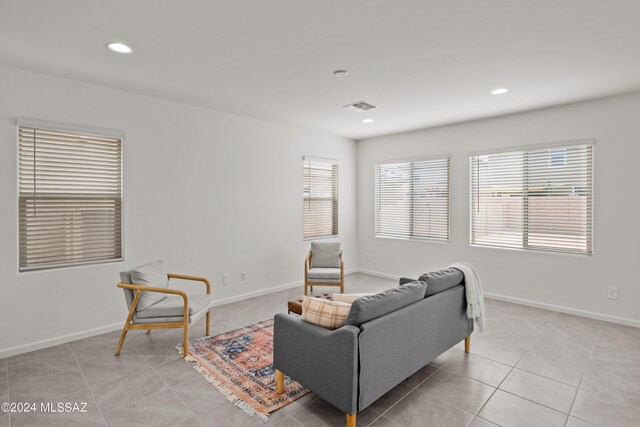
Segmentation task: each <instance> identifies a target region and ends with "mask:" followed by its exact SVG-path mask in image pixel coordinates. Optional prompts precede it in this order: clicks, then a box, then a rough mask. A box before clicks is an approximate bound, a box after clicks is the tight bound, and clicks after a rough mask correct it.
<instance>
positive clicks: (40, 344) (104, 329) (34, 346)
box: [0, 268, 358, 359]
mask: <svg viewBox="0 0 640 427" xmlns="http://www.w3.org/2000/svg"><path fill="white" fill-rule="evenodd" d="M357 272H358V269H357V268H352V269H349V270H345V272H344V274H345V275H347V274H353V273H357ZM298 286H300V293H301V294H302V281H297V282H291V283H285V284H284V285H278V286H272V287H270V288H266V289H260V290H258V291H253V292H247V293H244V294H240V295H236V296H233V297H229V298H223V299H219V300H216V301H215V302H214V303H213V306H214V307H217V306H220V305H225V304H230V303H232V302H238V301H243V300H246V299H249V298H255V297H258V296H262V295H267V294H271V293H273V292H278V291H283V290H285V289H291V288H295V287H298ZM122 324H123V323H122V322H118V323H114V324H112V325H107V326H101V327H99V328H93V329H87V330H85V331H80V332H74V333H72V334H67V335H60V336H58V337H54V338H48V339H46V340H41V341H36V342H33V343H29V344H23V345H18V346H15V347H9V348H5V349H2V350H0V359H4V358H5V357H11V356H16V355H18V354H23V353H28V352H30V351H35V350H42V349H43V348H47V347H53V346H55V345H59V344H66V343H68V342H71V341H76V340H79V339H82V338H89V337H93V336H95V335H101V334H106V333H108V332H113V331H118V330H120V329H122Z"/></svg>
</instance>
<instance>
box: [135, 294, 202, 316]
mask: <svg viewBox="0 0 640 427" xmlns="http://www.w3.org/2000/svg"><path fill="white" fill-rule="evenodd" d="M143 293H144V292H143ZM211 302H212V298H211V295H207V294H195V295H189V316H192V315H193V314H194V313H196V312H198V311H200V310H202V309H203V308H205V307H206V306H207V305H208V304H210V303H211ZM183 309H184V300H183V299H182V297H181V296H180V295H168V296H167V297H166V298H164V299H163V300H162V301H159V302H157V303H155V304H153V305H152V306H150V307H148V308H146V309H144V310H138V311H137V313H136V315H137V316H138V318H140V319H149V318H152V317H182V314H183Z"/></svg>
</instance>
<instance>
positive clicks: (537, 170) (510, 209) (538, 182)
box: [470, 141, 593, 254]
mask: <svg viewBox="0 0 640 427" xmlns="http://www.w3.org/2000/svg"><path fill="white" fill-rule="evenodd" d="M470 160H471V243H472V244H475V245H482V246H496V247H504V248H520V249H535V250H544V251H556V252H569V253H577V254H591V253H592V229H593V222H592V211H593V142H592V141H591V142H584V143H576V144H564V145H556V146H548V147H544V148H542V147H541V148H534V149H526V150H518V151H508V152H495V153H489V154H477V155H472V156H471V158H470Z"/></svg>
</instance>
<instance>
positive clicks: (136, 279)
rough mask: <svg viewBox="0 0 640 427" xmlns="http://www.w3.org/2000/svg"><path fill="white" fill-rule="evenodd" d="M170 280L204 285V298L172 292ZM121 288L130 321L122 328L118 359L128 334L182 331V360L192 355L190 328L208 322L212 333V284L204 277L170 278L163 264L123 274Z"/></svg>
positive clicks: (179, 275) (147, 266) (208, 327)
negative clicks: (138, 331)
mask: <svg viewBox="0 0 640 427" xmlns="http://www.w3.org/2000/svg"><path fill="white" fill-rule="evenodd" d="M169 279H180V280H194V281H198V282H202V283H204V285H205V289H206V293H205V294H191V295H187V293H186V292H184V291H181V290H178V289H170V288H169ZM120 280H121V282H120V283H118V287H119V288H122V290H123V291H124V298H125V301H126V303H127V307H128V308H129V314H128V316H127V320H126V321H125V323H124V327H123V328H122V334H121V335H120V341H119V342H118V347H117V348H116V353H115V355H116V356H118V355H119V354H120V350H121V349H122V344H124V339H125V337H126V336H127V332H128V331H130V330H136V329H138V330H139V329H146V330H147V333H151V329H166V328H183V330H184V341H183V349H184V351H183V356H184V357H187V356H188V354H189V325H190V324H193V323H195V322H197V321H198V320H200V319H202V317H203V316H206V318H207V320H206V321H207V324H206V334H207V335H209V332H210V321H211V311H210V310H211V307H212V306H213V299H212V297H211V284H210V283H209V281H208V280H207V279H205V278H204V277H194V276H184V275H181V274H167V273H166V271H165V269H164V263H163V262H162V261H156V262H152V263H148V264H144V265H141V266H139V267H136V268H134V269H132V270H129V271H123V272H121V273H120Z"/></svg>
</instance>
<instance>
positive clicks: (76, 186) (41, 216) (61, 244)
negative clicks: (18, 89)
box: [18, 120, 122, 271]
mask: <svg viewBox="0 0 640 427" xmlns="http://www.w3.org/2000/svg"><path fill="white" fill-rule="evenodd" d="M34 123H36V122H34ZM18 146H19V147H18V162H19V168H18V169H19V179H18V186H19V210H18V212H19V215H18V216H19V230H20V232H19V270H20V271H26V270H35V269H42V268H50V267H60V266H68V265H77V264H88V263H95V262H104V261H116V260H121V259H122V137H121V136H120V137H113V136H102V135H99V134H94V133H90V132H89V133H85V132H82V133H78V132H70V131H64V130H56V129H52V128H42V127H38V126H34V125H32V124H31V123H29V122H26V121H24V120H19V121H18Z"/></svg>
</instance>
